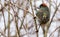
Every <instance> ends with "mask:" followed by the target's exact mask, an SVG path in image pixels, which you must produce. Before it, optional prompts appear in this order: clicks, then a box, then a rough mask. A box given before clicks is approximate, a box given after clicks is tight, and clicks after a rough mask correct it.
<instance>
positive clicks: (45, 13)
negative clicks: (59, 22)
mask: <svg viewBox="0 0 60 37" xmlns="http://www.w3.org/2000/svg"><path fill="white" fill-rule="evenodd" d="M38 9H39V10H38V11H36V12H37V13H36V16H37V17H38V19H39V22H40V26H41V27H42V29H43V32H44V27H45V24H46V23H47V22H48V21H49V19H50V12H49V8H48V7H47V5H46V4H45V3H42V4H41V5H40V6H39V8H38Z"/></svg>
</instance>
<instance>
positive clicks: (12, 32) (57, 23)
mask: <svg viewBox="0 0 60 37" xmlns="http://www.w3.org/2000/svg"><path fill="white" fill-rule="evenodd" d="M11 1H12V0H11ZM15 1H16V0H14V2H15ZM20 1H22V0H20ZM33 1H34V0H33ZM33 1H32V5H34V2H33ZM48 1H49V0H44V3H46V4H47V5H48V7H49V2H48ZM51 1H52V2H51V3H52V4H53V5H54V7H56V5H55V4H54V3H53V2H54V1H55V2H56V1H57V5H59V3H60V0H51ZM0 3H2V5H3V6H4V0H1V1H0ZM16 3H17V2H16ZM20 3H21V2H20ZM24 3H26V2H24ZM35 3H36V7H39V5H40V4H41V3H42V0H37V1H36V2H35ZM24 5H25V4H24ZM22 7H23V8H24V6H22ZM14 8H15V7H14ZM0 9H1V4H0ZM15 9H16V10H15V11H17V8H15ZM54 11H55V9H54V8H53V6H51V12H50V13H51V15H50V19H51V18H52V16H53V14H54ZM10 12H11V14H13V15H14V13H13V10H12V9H11V10H10ZM29 12H31V13H32V10H31V8H30V7H29ZM23 13H24V12H23V11H22V10H19V14H18V16H19V17H20V18H21V20H22V18H23ZM1 14H2V13H1V12H0V32H3V33H4V18H3V15H1ZM34 14H36V12H34ZM4 17H5V23H6V26H7V25H8V12H7V11H6V10H5V11H4ZM10 19H13V17H12V16H10ZM58 19H60V7H59V9H58V11H57V12H56V14H55V16H54V19H53V22H52V23H51V26H50V28H49V31H48V37H49V36H50V34H51V33H52V32H53V31H54V30H55V29H56V28H57V27H59V26H60V21H59V20H58ZM57 20H58V21H57ZM26 22H27V24H28V25H27V26H28V27H30V26H31V25H32V24H34V22H33V17H32V15H30V14H27V16H26V18H25V20H24V23H23V24H24V26H25V25H26ZM20 25H21V21H20V20H18V27H20ZM27 26H25V28H27ZM34 30H35V29H34V26H33V27H32V28H30V29H29V30H28V29H26V31H25V29H24V27H23V29H21V31H20V32H21V35H23V34H26V35H24V36H23V37H36V33H33V32H34ZM15 32H16V27H15V22H14V20H13V21H12V22H11V23H10V35H11V36H13V35H15ZM28 33H33V34H28ZM0 35H1V34H0ZM5 35H6V36H7V35H8V30H7V29H6V34H5ZM38 35H39V37H43V31H42V29H41V27H40V28H39V32H38ZM1 37H3V35H1ZM51 37H58V30H56V31H55V32H54V33H53V35H52V36H51Z"/></svg>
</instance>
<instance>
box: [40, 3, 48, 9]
mask: <svg viewBox="0 0 60 37" xmlns="http://www.w3.org/2000/svg"><path fill="white" fill-rule="evenodd" d="M39 7H40V8H41V7H47V5H46V4H45V3H42V4H41V5H40V6H39Z"/></svg>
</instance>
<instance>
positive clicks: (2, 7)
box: [0, 0, 60, 37]
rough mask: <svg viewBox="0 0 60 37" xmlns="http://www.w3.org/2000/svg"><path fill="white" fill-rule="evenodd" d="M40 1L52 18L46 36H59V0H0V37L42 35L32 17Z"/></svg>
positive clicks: (35, 20)
mask: <svg viewBox="0 0 60 37" xmlns="http://www.w3.org/2000/svg"><path fill="white" fill-rule="evenodd" d="M42 3H46V5H47V6H48V8H49V10H50V20H52V22H51V24H50V27H49V30H48V32H47V37H60V0H0V37H43V36H44V35H43V31H42V28H41V27H39V24H40V23H39V22H38V19H37V18H36V19H34V17H36V10H35V9H37V7H39V5H40V4H42ZM37 30H38V31H37Z"/></svg>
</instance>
